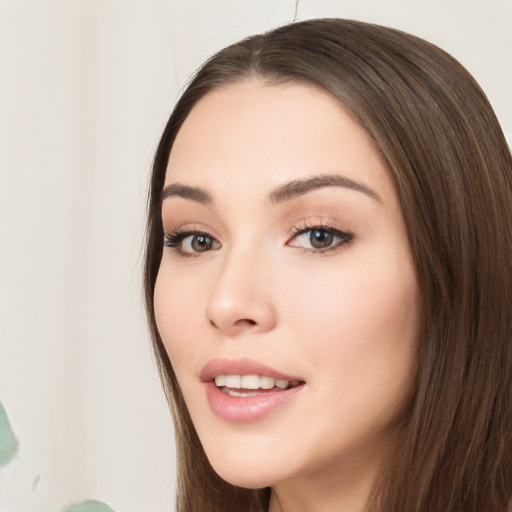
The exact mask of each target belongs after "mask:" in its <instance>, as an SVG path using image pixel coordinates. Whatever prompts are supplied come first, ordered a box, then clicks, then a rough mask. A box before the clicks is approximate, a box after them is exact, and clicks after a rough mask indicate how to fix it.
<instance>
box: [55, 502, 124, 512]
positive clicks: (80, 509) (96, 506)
mask: <svg viewBox="0 0 512 512" xmlns="http://www.w3.org/2000/svg"><path fill="white" fill-rule="evenodd" d="M61 512H114V511H113V510H112V509H111V508H110V507H109V506H108V505H106V504H105V503H102V502H101V501H95V500H87V501H83V502H82V503H75V504H74V505H68V506H67V507H66V508H65V509H63V510H62V511H61Z"/></svg>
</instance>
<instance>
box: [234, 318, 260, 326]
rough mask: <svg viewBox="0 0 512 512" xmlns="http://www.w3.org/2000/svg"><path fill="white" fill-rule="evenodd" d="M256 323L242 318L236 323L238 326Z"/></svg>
mask: <svg viewBox="0 0 512 512" xmlns="http://www.w3.org/2000/svg"><path fill="white" fill-rule="evenodd" d="M256 323H257V322H256V321H255V320H252V319H251V318H241V319H240V320H238V321H237V322H236V324H237V325H244V324H245V325H256Z"/></svg>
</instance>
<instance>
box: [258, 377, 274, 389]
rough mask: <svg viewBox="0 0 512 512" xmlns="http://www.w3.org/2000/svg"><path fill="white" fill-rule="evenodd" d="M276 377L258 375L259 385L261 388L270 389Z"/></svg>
mask: <svg viewBox="0 0 512 512" xmlns="http://www.w3.org/2000/svg"><path fill="white" fill-rule="evenodd" d="M275 382H276V379H274V377H260V386H261V389H272V388H273V387H274V384H275Z"/></svg>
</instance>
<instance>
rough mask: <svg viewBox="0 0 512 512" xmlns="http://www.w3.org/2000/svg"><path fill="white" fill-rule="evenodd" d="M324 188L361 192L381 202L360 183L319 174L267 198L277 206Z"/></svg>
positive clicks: (281, 188) (289, 184)
mask: <svg viewBox="0 0 512 512" xmlns="http://www.w3.org/2000/svg"><path fill="white" fill-rule="evenodd" d="M325 187H343V188H348V189H350V190H355V191H356V192H362V193H363V194H366V195H367V196H369V197H371V198H372V199H374V200H375V201H379V202H382V199H381V197H380V196H379V194H377V192H375V190H373V189H371V188H370V187H368V186H367V185H365V184H363V183H360V182H359V181H355V180H352V179H350V178H347V177H346V176H340V175H338V174H321V175H319V176H311V177H310V178H302V179H299V180H293V181H290V182H289V183H286V184H285V185H282V186H280V187H278V188H277V189H276V190H274V191H273V192H272V193H271V194H270V196H269V198H270V202H271V203H272V204H278V203H282V202H284V201H289V200H290V199H293V198H295V197H298V196H302V195H304V194H307V193H309V192H311V191H313V190H317V189H319V188H325Z"/></svg>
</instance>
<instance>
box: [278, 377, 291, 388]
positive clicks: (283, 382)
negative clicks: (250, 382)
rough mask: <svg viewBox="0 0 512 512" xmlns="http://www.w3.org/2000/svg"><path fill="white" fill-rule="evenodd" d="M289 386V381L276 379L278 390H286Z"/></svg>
mask: <svg viewBox="0 0 512 512" xmlns="http://www.w3.org/2000/svg"><path fill="white" fill-rule="evenodd" d="M288 384H289V382H288V381H287V380H284V379H276V386H277V387H278V388H281V389H284V388H286V387H288Z"/></svg>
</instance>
